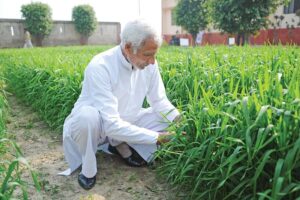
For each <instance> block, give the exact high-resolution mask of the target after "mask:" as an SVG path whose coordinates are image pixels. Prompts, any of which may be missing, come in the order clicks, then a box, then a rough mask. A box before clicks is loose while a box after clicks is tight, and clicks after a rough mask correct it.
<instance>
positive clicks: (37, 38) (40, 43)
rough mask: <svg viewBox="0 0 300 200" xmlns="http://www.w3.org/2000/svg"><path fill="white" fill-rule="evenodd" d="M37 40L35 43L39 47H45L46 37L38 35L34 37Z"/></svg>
mask: <svg viewBox="0 0 300 200" xmlns="http://www.w3.org/2000/svg"><path fill="white" fill-rule="evenodd" d="M34 39H35V43H36V46H37V47H42V46H43V40H44V36H41V35H37V36H35V37H34Z"/></svg>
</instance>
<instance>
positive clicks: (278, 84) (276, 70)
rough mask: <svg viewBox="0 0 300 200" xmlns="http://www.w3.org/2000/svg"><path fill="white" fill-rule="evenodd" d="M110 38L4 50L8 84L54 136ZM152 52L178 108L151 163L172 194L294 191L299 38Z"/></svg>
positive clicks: (289, 194)
mask: <svg viewBox="0 0 300 200" xmlns="http://www.w3.org/2000/svg"><path fill="white" fill-rule="evenodd" d="M108 48H110V47H108V46H105V47H55V48H34V49H7V50H1V51H0V69H1V74H2V75H1V76H2V79H3V81H4V82H5V84H6V88H5V90H7V91H9V92H11V93H13V94H14V95H15V96H16V97H17V98H18V99H19V101H22V102H23V103H24V105H26V106H28V107H31V108H32V109H33V110H35V111H36V112H37V113H38V115H39V117H40V119H42V120H43V121H44V122H46V123H47V125H48V126H49V127H50V128H52V129H53V130H54V131H55V132H56V133H57V137H61V130H62V125H63V121H64V119H65V117H66V116H67V115H68V114H69V113H70V111H71V109H72V107H73V104H74V102H75V101H76V99H77V97H78V95H79V93H80V89H81V81H82V78H83V70H84V68H85V67H86V65H87V64H88V62H89V61H90V59H91V58H92V57H93V56H94V55H96V54H97V53H98V52H101V51H104V50H105V49H108ZM157 60H158V62H159V64H160V67H161V73H162V78H163V81H164V83H165V86H166V91H167V94H168V97H169V99H170V100H171V102H173V103H174V104H175V105H176V106H177V107H178V108H179V110H180V111H181V112H182V113H183V116H184V117H183V120H182V121H181V122H180V124H172V126H171V127H170V131H175V132H176V133H177V134H176V137H175V138H174V139H173V141H172V142H170V143H168V144H167V145H165V146H164V147H163V148H161V149H160V151H159V152H158V153H157V159H158V161H159V162H158V163H159V164H158V165H157V172H158V173H159V175H160V176H161V177H164V178H165V179H166V180H167V181H168V182H169V183H170V184H171V185H174V186H175V188H176V191H178V195H177V196H178V198H180V195H182V193H184V194H185V199H193V200H194V199H297V198H299V197H300V173H299V172H300V137H299V135H300V49H299V48H298V47H293V46H290V47H283V46H276V47H273V46H261V47H247V46H246V47H225V46H223V47H202V48H179V47H162V48H161V49H160V51H159V53H158V55H157ZM145 105H146V104H145ZM182 131H185V132H186V133H187V134H186V135H184V136H182V135H181V132H182ZM102 162H103V160H102ZM100 163H101V162H100ZM100 165H101V164H100ZM131 172H132V171H131ZM100 174H101V171H100ZM53 176H54V175H53ZM0 178H1V179H2V177H0ZM108 178H109V177H108ZM1 179H0V180H1ZM98 179H99V180H100V181H101V175H99V178H98ZM75 181H76V180H73V182H75ZM75 183H76V182H75ZM99 187H101V185H100V186H99ZM173 193H174V191H173ZM157 195H159V194H157ZM153 196H155V194H153ZM161 198H166V199H167V198H171V197H168V196H167V195H166V196H161Z"/></svg>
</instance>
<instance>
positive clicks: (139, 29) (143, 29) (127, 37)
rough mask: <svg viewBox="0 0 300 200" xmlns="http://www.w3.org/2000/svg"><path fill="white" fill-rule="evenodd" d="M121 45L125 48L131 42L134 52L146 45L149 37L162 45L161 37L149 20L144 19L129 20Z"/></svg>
mask: <svg viewBox="0 0 300 200" xmlns="http://www.w3.org/2000/svg"><path fill="white" fill-rule="evenodd" d="M120 36H121V47H122V48H123V49H124V48H125V45H126V44H131V46H132V48H133V53H134V54H136V51H137V50H138V49H139V48H140V47H142V46H143V45H144V42H145V40H146V39H148V38H153V39H154V41H155V42H156V43H157V45H158V46H160V45H161V37H160V36H159V35H158V33H157V31H156V30H155V29H154V27H153V26H151V25H150V24H149V23H148V22H146V21H145V20H143V19H136V20H133V21H130V22H128V23H127V24H126V25H125V27H124V29H123V30H122V32H121V35H120Z"/></svg>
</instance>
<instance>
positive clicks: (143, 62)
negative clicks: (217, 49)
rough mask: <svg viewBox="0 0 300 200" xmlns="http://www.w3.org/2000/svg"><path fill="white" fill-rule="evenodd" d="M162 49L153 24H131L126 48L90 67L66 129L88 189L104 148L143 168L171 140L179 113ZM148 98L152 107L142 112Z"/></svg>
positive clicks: (71, 158) (68, 151) (69, 155)
mask: <svg viewBox="0 0 300 200" xmlns="http://www.w3.org/2000/svg"><path fill="white" fill-rule="evenodd" d="M160 45H161V38H160V36H159V35H158V34H157V32H156V31H155V30H154V29H153V27H152V26H150V25H149V24H148V23H146V22H145V21H143V20H135V21H131V22H129V23H127V24H126V26H125V27H124V29H123V31H122V32H121V44H120V45H119V46H116V47H114V48H112V49H109V50H107V51H105V52H103V53H100V54H98V55H96V56H95V57H94V58H93V59H92V60H91V62H90V63H89V64H88V66H87V68H86V69H85V72H84V80H83V85H82V91H81V94H80V96H79V98H78V100H77V102H76V103H75V105H74V108H73V109H72V112H71V114H70V115H69V116H68V117H67V118H66V120H65V123H64V128H63V147H64V153H65V158H66V160H67V162H68V164H69V167H70V172H73V171H74V170H75V169H77V168H78V167H79V166H81V172H80V173H79V175H78V182H79V184H80V186H81V187H83V188H84V189H91V188H92V187H93V186H94V185H95V182H96V173H97V163H96V156H95V154H96V151H97V147H98V145H99V144H104V143H109V146H108V150H109V151H110V152H112V153H116V154H118V155H120V156H121V157H122V158H123V159H124V161H125V162H126V163H127V164H128V165H130V166H135V167H140V166H143V165H146V164H147V163H148V162H149V161H150V160H151V158H152V157H153V153H154V152H155V151H156V150H157V144H161V143H164V142H168V140H169V139H168V138H169V137H168V136H170V133H168V132H164V130H165V129H166V128H167V127H168V125H169V123H170V122H171V121H173V120H176V119H178V117H179V112H178V110H177V109H176V108H175V107H174V106H173V105H172V104H171V103H170V101H169V100H168V98H167V96H166V93H165V87H164V85H163V82H162V79H161V76H160V72H159V67H158V64H157V61H156V60H155V55H156V53H157V51H158V49H159V47H160ZM145 98H146V99H147V102H148V103H149V105H150V107H149V108H142V105H143V102H144V99H145Z"/></svg>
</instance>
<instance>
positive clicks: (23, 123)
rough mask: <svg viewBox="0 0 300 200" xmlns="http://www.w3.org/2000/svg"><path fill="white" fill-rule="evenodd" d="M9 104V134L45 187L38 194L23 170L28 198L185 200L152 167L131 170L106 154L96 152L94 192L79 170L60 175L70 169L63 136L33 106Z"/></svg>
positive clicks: (10, 97) (119, 160)
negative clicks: (87, 187)
mask: <svg viewBox="0 0 300 200" xmlns="http://www.w3.org/2000/svg"><path fill="white" fill-rule="evenodd" d="M8 101H9V106H10V116H9V120H8V124H7V130H8V133H9V134H11V135H13V137H15V139H16V142H17V143H18V144H19V146H20V147H21V149H22V151H23V153H24V156H25V158H26V159H27V160H28V161H29V163H30V165H31V166H32V168H33V169H34V170H35V171H36V172H37V174H38V176H39V181H40V182H41V185H42V191H41V192H40V193H38V192H36V190H35V189H34V187H33V181H32V179H31V176H30V174H29V173H28V172H26V171H25V170H24V175H23V176H24V177H23V179H24V180H25V181H27V182H29V183H30V184H29V187H28V190H29V199H72V200H77V199H106V200H135V199H136V200H138V199H143V200H144V199H149V200H177V199H182V198H179V197H178V196H177V194H178V193H177V192H176V191H174V189H172V188H171V187H170V186H169V185H168V184H167V183H166V182H165V181H164V180H161V179H159V178H158V176H157V175H156V172H155V171H154V170H153V169H152V168H151V167H142V168H132V167H129V166H127V165H125V164H124V162H123V161H122V160H121V159H120V158H119V157H118V156H115V155H109V154H106V153H104V152H98V153H97V163H98V173H97V182H96V185H95V186H94V188H92V189H91V190H88V191H86V190H84V189H82V188H81V187H80V186H79V184H78V182H77V177H78V173H79V171H78V170H77V171H75V172H74V173H73V174H72V175H70V176H59V175H57V174H58V173H59V172H61V171H63V170H65V169H67V168H68V166H67V163H66V162H65V160H64V154H63V148H62V133H60V132H56V131H53V130H51V129H50V128H49V127H48V126H47V125H46V124H45V123H44V122H43V121H42V120H40V118H39V117H38V115H37V114H36V113H35V112H34V111H33V110H32V109H31V108H30V107H28V106H26V105H24V103H23V102H21V101H20V100H18V99H17V98H16V97H14V96H13V95H11V96H9V97H8Z"/></svg>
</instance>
